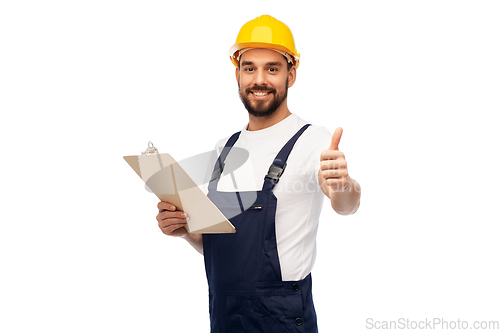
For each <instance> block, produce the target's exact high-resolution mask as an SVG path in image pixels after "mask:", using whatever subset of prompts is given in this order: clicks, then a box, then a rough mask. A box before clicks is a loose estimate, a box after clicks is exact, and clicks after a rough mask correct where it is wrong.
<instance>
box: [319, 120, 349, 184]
mask: <svg viewBox="0 0 500 333" xmlns="http://www.w3.org/2000/svg"><path fill="white" fill-rule="evenodd" d="M342 132H343V130H342V128H341V127H338V128H337V129H336V130H335V132H334V133H333V135H332V142H331V144H330V147H329V148H328V149H327V150H324V151H323V152H322V153H321V160H320V170H319V176H320V184H321V185H326V186H329V187H330V188H331V189H332V190H333V191H335V192H339V191H344V190H346V189H347V188H348V187H349V184H350V182H349V180H350V178H349V174H348V172H347V162H346V160H345V156H344V153H342V152H341V151H339V143H340V138H341V137H342ZM321 178H323V179H321Z"/></svg>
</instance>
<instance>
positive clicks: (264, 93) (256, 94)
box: [253, 91, 268, 96]
mask: <svg viewBox="0 0 500 333" xmlns="http://www.w3.org/2000/svg"><path fill="white" fill-rule="evenodd" d="M253 94H254V95H255V96H265V95H267V94H268V93H267V92H256V91H255V92H253Z"/></svg>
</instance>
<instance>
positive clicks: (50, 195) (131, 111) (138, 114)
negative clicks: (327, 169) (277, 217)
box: [0, 0, 500, 333]
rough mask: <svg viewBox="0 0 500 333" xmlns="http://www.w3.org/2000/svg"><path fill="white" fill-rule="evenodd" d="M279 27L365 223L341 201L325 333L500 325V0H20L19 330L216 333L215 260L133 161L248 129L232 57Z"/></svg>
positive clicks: (13, 234) (4, 108)
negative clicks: (175, 224) (149, 149)
mask: <svg viewBox="0 0 500 333" xmlns="http://www.w3.org/2000/svg"><path fill="white" fill-rule="evenodd" d="M261 14H270V15H273V16H274V17H276V18H278V19H279V20H281V21H283V22H285V23H286V24H287V25H288V26H289V27H290V28H291V30H292V31H293V33H294V37H295V42H296V45H297V48H298V51H299V52H300V53H301V65H300V68H299V69H298V78H297V82H296V84H295V86H294V87H293V88H291V90H290V91H289V101H288V102H289V103H288V105H289V108H290V109H291V111H292V112H295V113H297V114H298V115H299V116H301V117H302V118H304V119H306V120H308V121H310V122H311V123H313V124H318V125H323V126H325V127H327V128H328V129H329V130H330V131H332V132H333V130H335V128H336V127H337V126H342V127H343V128H344V136H343V138H342V141H341V143H340V149H341V150H342V151H343V152H344V153H345V154H346V159H347V161H348V165H349V171H350V174H351V176H352V177H353V178H355V179H357V180H358V181H359V183H360V184H361V186H362V189H363V194H362V204H361V208H360V209H359V211H358V212H357V213H356V214H355V215H353V216H349V217H341V216H338V215H336V214H335V213H333V212H332V211H330V209H329V208H328V206H327V205H325V206H324V210H323V214H322V217H321V221H320V230H319V235H318V257H317V261H316V266H315V268H314V270H313V279H314V298H315V302H316V308H317V313H318V318H319V325H320V331H321V332H360V331H368V329H367V328H366V327H367V325H366V320H367V318H373V320H377V321H384V320H385V321H389V320H398V319H399V318H408V319H409V320H414V321H419V320H425V319H426V318H428V319H429V318H430V319H431V320H432V318H435V317H436V318H443V319H444V320H447V321H456V320H458V319H460V320H462V321H464V320H468V321H470V325H472V322H473V321H474V320H497V321H500V315H499V313H500V284H499V283H498V281H500V271H499V265H498V262H499V259H498V256H499V254H500V242H499V238H500V237H499V236H500V227H499V225H498V224H499V222H500V219H499V213H498V210H497V209H496V208H495V206H497V205H498V200H499V195H498V186H499V176H498V173H499V163H498V157H497V154H498V149H497V146H498V144H499V142H500V140H499V139H500V136H499V134H498V118H497V117H495V113H497V114H498V111H499V110H500V98H499V92H500V79H499V78H500V61H499V60H498V59H500V43H499V41H500V38H499V35H500V33H499V32H500V20H499V16H500V5H499V3H498V2H497V1H437V0H436V1H329V2H328V4H327V2H315V1H296V2H295V1H286V2H285V1H280V2H275V1H257V2H252V1H247V2H238V1H227V2H209V1H206V2H201V1H200V2H192V1H191V2H181V1H177V2H169V1H110V0H99V1H21V0H20V1H3V2H2V4H1V5H0V49H1V51H0V58H1V61H0V108H1V109H0V110H1V116H2V121H1V132H0V135H1V140H0V144H1V153H2V161H1V177H2V179H1V190H2V197H3V199H2V200H1V213H0V214H1V215H0V218H1V232H0V265H1V266H0V267H1V273H0V279H1V281H0V282H1V283H0V306H1V310H0V316H1V319H0V331H2V332H9V333H11V332H12V333H14V332H42V331H43V332H148V333H153V332H208V331H209V328H208V327H209V320H208V296H207V285H206V279H205V273H204V268H203V258H202V256H200V255H199V254H198V253H197V252H195V251H194V250H193V249H191V248H190V246H189V245H188V244H187V243H186V242H185V241H184V240H182V239H172V238H169V237H167V236H165V235H163V234H162V233H161V232H160V231H159V230H158V227H157V222H156V219H155V216H156V214H157V210H156V204H157V201H158V200H157V199H156V197H155V196H154V195H152V194H150V193H148V192H146V191H145V190H144V185H143V183H142V182H141V180H140V179H139V178H138V177H137V175H135V173H134V172H133V171H132V169H131V168H130V167H129V166H128V165H127V164H126V163H125V161H124V160H123V158H122V156H123V155H131V154H137V153H139V152H140V151H142V150H144V149H145V148H146V145H147V142H148V141H149V140H151V141H153V142H154V144H155V145H156V146H157V147H159V149H160V152H167V151H168V152H170V153H171V154H172V155H173V156H175V157H176V158H177V159H178V160H181V159H183V158H187V157H189V156H193V155H196V154H199V153H202V152H206V151H209V150H211V149H212V148H213V146H214V145H215V143H216V142H217V140H219V139H220V138H222V137H225V136H227V135H230V134H232V133H233V132H235V131H237V130H240V129H241V128H242V127H243V126H244V125H245V124H246V121H247V114H246V111H245V109H244V108H243V106H242V104H241V102H240V101H239V98H238V95H237V86H236V81H235V78H234V67H233V65H232V64H231V63H230V61H229V58H228V54H227V52H228V50H229V48H230V47H231V46H232V44H233V43H234V41H235V39H236V35H237V33H238V30H239V29H240V27H241V26H242V25H243V24H244V23H245V22H247V21H249V20H251V19H253V18H255V17H257V16H259V15H261Z"/></svg>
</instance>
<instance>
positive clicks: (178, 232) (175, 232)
mask: <svg viewBox="0 0 500 333" xmlns="http://www.w3.org/2000/svg"><path fill="white" fill-rule="evenodd" d="M161 231H162V232H163V233H164V234H165V235H167V236H182V235H184V234H186V233H187V230H186V228H184V226H179V225H173V226H170V227H168V228H163V229H161Z"/></svg>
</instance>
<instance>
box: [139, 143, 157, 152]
mask: <svg viewBox="0 0 500 333" xmlns="http://www.w3.org/2000/svg"><path fill="white" fill-rule="evenodd" d="M141 154H142V155H154V154H158V149H157V148H156V147H155V146H154V145H153V143H152V142H151V141H149V142H148V149H146V151H143V152H142V153H141Z"/></svg>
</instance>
